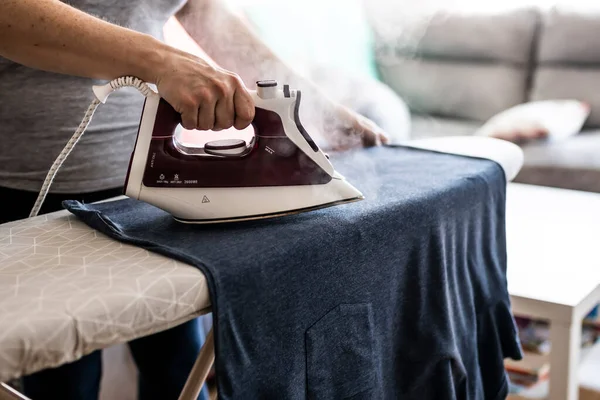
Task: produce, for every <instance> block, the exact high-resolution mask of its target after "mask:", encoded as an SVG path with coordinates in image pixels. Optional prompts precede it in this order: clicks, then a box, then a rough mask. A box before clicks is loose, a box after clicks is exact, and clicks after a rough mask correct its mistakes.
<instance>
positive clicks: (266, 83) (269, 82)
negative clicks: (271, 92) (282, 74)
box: [256, 80, 277, 88]
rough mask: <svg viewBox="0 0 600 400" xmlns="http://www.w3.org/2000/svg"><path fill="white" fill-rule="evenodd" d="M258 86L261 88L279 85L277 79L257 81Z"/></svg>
mask: <svg viewBox="0 0 600 400" xmlns="http://www.w3.org/2000/svg"><path fill="white" fill-rule="evenodd" d="M256 86H258V87H260V88H264V87H275V86H277V81H275V80H267V81H256Z"/></svg>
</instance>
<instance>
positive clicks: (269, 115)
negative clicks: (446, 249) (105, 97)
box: [125, 81, 363, 223]
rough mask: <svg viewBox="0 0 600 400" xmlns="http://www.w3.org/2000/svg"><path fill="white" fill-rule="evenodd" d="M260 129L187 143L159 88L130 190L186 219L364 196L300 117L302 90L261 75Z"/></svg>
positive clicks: (139, 142) (224, 218)
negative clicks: (237, 136)
mask: <svg viewBox="0 0 600 400" xmlns="http://www.w3.org/2000/svg"><path fill="white" fill-rule="evenodd" d="M251 95H252V97H253V99H254V104H255V107H256V114H255V118H254V120H253V122H252V127H253V128H254V136H253V138H252V139H251V140H250V141H249V142H246V141H245V140H242V139H239V140H238V139H226V140H216V141H211V142H208V143H206V144H205V145H204V147H203V148H198V147H188V146H186V145H184V144H182V143H181V142H180V141H179V140H178V135H177V131H178V129H181V125H180V123H181V117H180V114H179V113H178V112H176V111H175V110H174V109H173V108H172V107H171V106H170V105H169V104H168V103H167V102H166V101H165V100H164V99H162V98H161V97H160V96H159V95H158V94H156V93H155V92H151V93H148V94H147V95H146V100H145V103H144V109H143V112H142V116H141V120H140V126H139V130H138V135H137V139H136V143H135V147H134V150H133V153H132V156H131V160H130V164H129V168H128V171H127V177H126V180H125V195H126V196H128V197H130V198H134V199H138V200H141V201H144V202H146V203H149V204H152V205H154V206H156V207H158V208H161V209H163V210H164V211H166V212H168V213H169V214H171V215H172V216H173V217H174V218H175V219H176V220H178V221H180V222H184V223H217V222H231V221H240V220H252V219H261V218H272V217H277V216H283V215H289V214H295V213H300V212H305V211H312V210H316V209H320V208H324V207H330V206H335V205H340V204H344V203H348V202H353V201H358V200H362V199H363V195H362V193H361V192H360V191H358V190H357V189H356V188H355V187H353V186H352V185H351V184H350V183H348V182H347V181H346V179H345V178H344V177H343V176H342V175H340V174H339V173H337V172H336V171H335V169H334V168H333V165H332V164H331V163H330V161H329V159H328V157H327V156H326V154H325V153H323V151H321V149H320V148H319V147H318V146H317V144H316V143H315V142H314V141H313V139H312V138H311V137H310V135H309V134H308V132H306V130H305V129H304V127H303V126H302V123H301V122H300V119H299V115H298V114H299V108H300V101H301V92H300V91H299V90H290V88H289V86H288V85H284V86H283V88H280V87H279V85H278V83H277V82H276V81H259V82H257V90H256V91H251Z"/></svg>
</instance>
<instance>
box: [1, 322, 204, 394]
mask: <svg viewBox="0 0 600 400" xmlns="http://www.w3.org/2000/svg"><path fill="white" fill-rule="evenodd" d="M214 361H215V347H214V339H213V330H212V328H211V329H210V331H209V332H208V335H207V336H206V340H205V342H204V344H203V345H202V348H201V349H200V353H199V354H198V358H197V359H196V362H195V363H194V366H193V368H192V370H191V371H190V374H189V375H188V379H187V381H186V383H185V386H184V387H183V390H182V391H181V394H180V395H179V400H196V399H197V398H198V396H199V395H200V391H201V390H202V387H203V386H204V384H205V383H206V378H207V377H208V373H209V372H210V369H211V368H212V366H213V363H214ZM0 400H34V399H30V398H28V397H25V396H24V395H23V394H21V393H19V392H18V391H17V390H15V389H13V388H12V387H10V386H9V385H7V384H6V383H0ZM35 400H37V399H35ZM40 400H43V399H40Z"/></svg>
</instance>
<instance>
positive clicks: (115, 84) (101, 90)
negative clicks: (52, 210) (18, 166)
mask: <svg viewBox="0 0 600 400" xmlns="http://www.w3.org/2000/svg"><path fill="white" fill-rule="evenodd" d="M124 87H133V88H136V89H137V90H138V91H139V92H140V93H141V94H142V95H144V97H148V96H149V95H151V94H153V93H155V92H154V90H152V88H151V87H150V86H149V85H148V84H147V83H145V82H144V81H142V80H141V79H139V78H136V77H134V76H123V77H120V78H117V79H114V80H112V81H110V82H109V83H107V84H106V85H101V86H94V87H93V91H94V95H95V96H96V98H95V99H94V100H93V101H92V103H91V104H90V106H89V107H88V109H87V111H86V112H85V115H84V117H83V119H82V120H81V123H80V124H79V127H78V128H77V130H76V131H75V133H74V134H73V136H71V139H69V141H68V142H67V144H66V145H65V147H64V148H63V149H62V151H61V152H60V154H59V155H58V157H56V160H54V163H53V164H52V167H50V170H49V171H48V174H47V175H46V179H44V183H43V184H42V188H41V189H40V193H39V195H38V197H37V199H36V201H35V204H34V205H33V208H32V209H31V212H30V213H29V218H32V217H35V216H37V215H38V213H39V212H40V208H41V207H42V204H43V203H44V200H45V199H46V196H47V195H48V191H49V190H50V186H51V185H52V182H53V181H54V178H55V177H56V174H57V173H58V170H59V169H60V167H61V166H62V165H63V163H64V162H65V160H66V159H67V157H68V156H69V154H70V153H71V151H72V150H73V148H74V147H75V145H76V144H77V142H78V141H79V139H80V138H81V137H82V136H83V134H84V133H85V130H86V129H87V127H88V125H89V124H90V121H91V120H92V117H93V116H94V113H95V112H96V109H97V108H98V106H99V105H100V103H102V104H104V103H105V102H106V99H107V98H108V96H109V95H110V94H111V93H112V92H114V91H115V90H118V89H121V88H124Z"/></svg>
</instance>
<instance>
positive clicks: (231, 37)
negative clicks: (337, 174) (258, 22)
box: [176, 0, 387, 148]
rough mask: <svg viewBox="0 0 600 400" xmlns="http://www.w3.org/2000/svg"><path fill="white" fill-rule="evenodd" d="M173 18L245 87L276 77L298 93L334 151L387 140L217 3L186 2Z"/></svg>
mask: <svg viewBox="0 0 600 400" xmlns="http://www.w3.org/2000/svg"><path fill="white" fill-rule="evenodd" d="M176 17H177V20H178V21H179V22H180V23H181V25H182V26H183V28H184V29H185V30H186V31H187V32H188V34H189V35H190V37H192V38H193V39H194V40H195V41H196V42H197V43H198V45H199V46H200V47H201V48H202V50H204V51H205V52H206V53H207V54H208V55H209V56H210V57H211V58H212V59H213V60H214V61H215V62H216V63H218V64H219V65H221V66H223V67H224V68H227V69H230V70H233V71H236V72H237V73H238V74H239V75H240V77H241V78H242V79H243V80H244V82H245V83H246V85H248V86H250V87H252V86H253V85H254V83H255V82H256V81H257V80H262V79H275V80H277V81H279V82H280V83H287V84H289V85H290V86H291V87H294V88H297V89H300V90H302V91H303V93H304V96H303V98H305V99H306V101H304V103H303V105H302V109H303V111H304V115H305V116H306V117H307V119H309V120H310V121H308V122H309V123H311V124H313V125H316V126H317V127H318V129H319V130H321V131H322V133H323V134H324V136H325V137H326V139H327V140H328V141H329V143H330V144H331V146H332V147H334V148H348V147H354V146H356V145H357V144H360V143H362V144H365V145H374V144H379V143H381V142H387V136H386V135H385V133H384V132H383V131H382V130H381V128H379V127H377V126H376V125H375V124H374V123H373V122H372V121H369V120H367V119H365V118H363V117H361V116H360V115H358V114H356V113H355V112H353V111H351V110H349V109H348V108H346V107H343V106H342V105H340V104H337V103H334V102H333V101H332V100H331V99H330V98H328V96H327V95H326V94H325V93H324V92H323V91H322V90H321V89H320V88H319V87H318V86H317V85H315V84H314V82H312V81H310V80H309V79H306V78H305V77H303V76H302V75H301V74H299V73H298V72H297V71H295V70H294V69H293V68H292V67H291V66H289V65H287V64H286V63H285V62H284V61H282V60H281V59H280V58H279V57H278V56H277V55H276V54H275V53H274V52H273V51H272V50H271V49H270V48H269V47H268V46H266V45H265V43H264V42H262V41H261V39H260V38H259V37H258V36H257V35H256V34H255V33H254V32H253V31H252V29H251V28H250V27H249V26H248V25H247V24H246V23H245V22H244V21H243V20H242V18H241V17H240V16H238V15H237V14H236V13H235V12H233V11H232V10H231V9H230V8H229V7H228V6H227V5H226V4H225V2H224V1H222V0H188V2H187V3H186V5H185V6H184V7H183V8H182V9H181V10H180V11H179V12H178V14H177V15H176Z"/></svg>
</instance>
